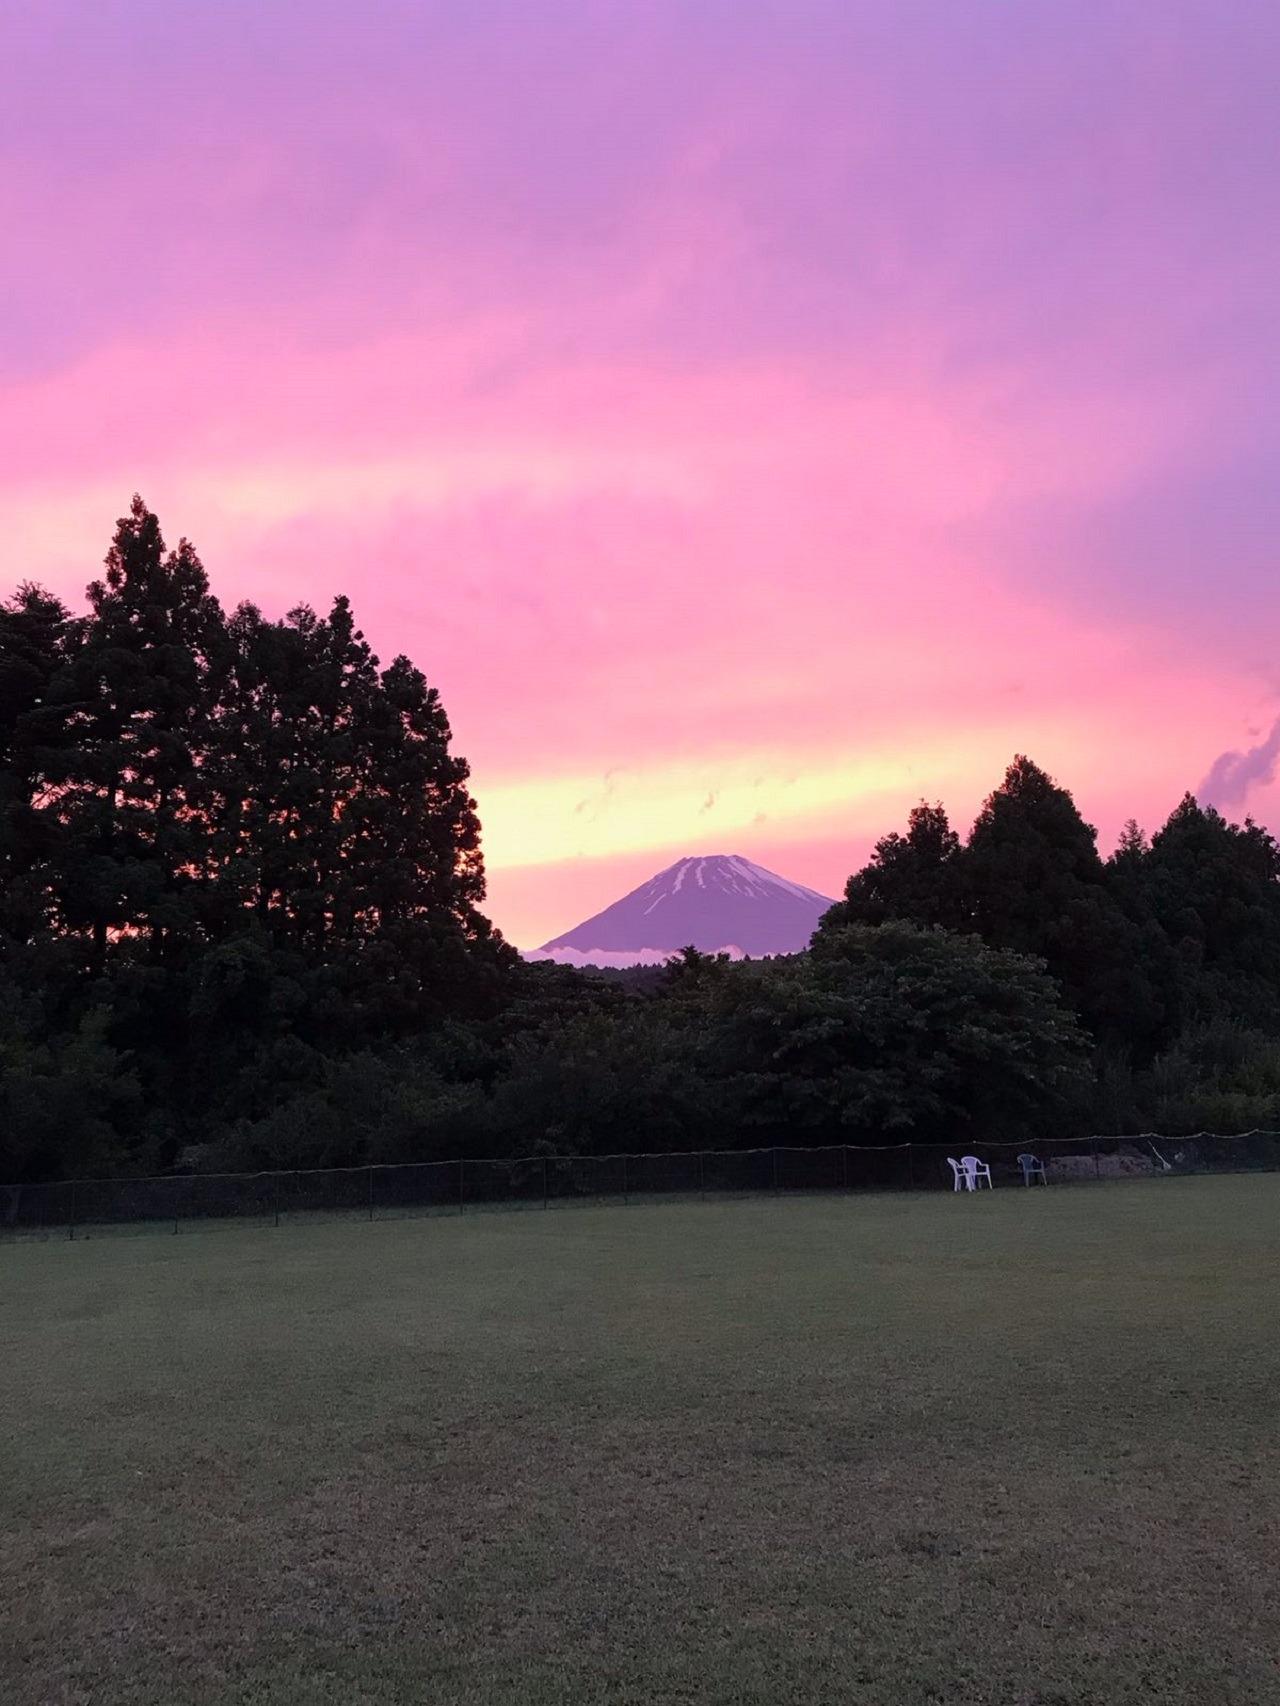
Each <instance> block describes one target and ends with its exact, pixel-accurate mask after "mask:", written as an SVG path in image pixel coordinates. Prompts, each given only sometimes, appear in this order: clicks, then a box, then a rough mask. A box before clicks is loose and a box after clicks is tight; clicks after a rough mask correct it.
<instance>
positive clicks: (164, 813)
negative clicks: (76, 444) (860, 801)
mask: <svg viewBox="0 0 1280 1706" xmlns="http://www.w3.org/2000/svg"><path fill="white" fill-rule="evenodd" d="M484 895H485V883H484V866H483V859H482V855H481V834H480V822H479V819H478V816H477V810H476V805H475V802H474V800H473V799H472V798H471V795H470V793H469V791H468V770H467V766H466V763H465V762H464V761H463V760H462V759H461V758H460V757H458V756H457V754H455V753H454V752H453V751H452V747H451V733H450V728H449V723H448V720H447V717H446V715H445V711H444V708H443V706H442V705H441V703H440V699H439V695H438V693H437V692H436V691H435V689H433V688H432V687H431V686H430V685H429V684H428V682H427V680H426V678H425V677H424V675H423V674H422V672H421V671H420V670H419V669H418V668H417V667H416V666H415V665H414V664H413V663H411V662H410V660H408V659H407V658H404V657H397V658H395V659H393V660H392V661H391V663H389V664H388V665H386V666H385V667H383V666H382V665H381V664H380V662H379V660H378V659H377V658H376V657H375V656H374V655H373V652H372V650H371V648H370V646H369V645H368V643H367V642H366V640H365V639H364V637H363V635H362V634H361V632H360V630H359V628H358V627H357V626H356V621H355V617H354V614H353V612H352V610H351V608H350V605H349V603H348V601H347V600H346V599H345V598H342V597H339V598H336V599H335V600H334V601H333V603H332V605H331V606H330V608H329V610H328V612H327V614H324V615H320V614H317V612H316V611H315V610H313V609H311V608H309V607H307V606H300V607H299V608H297V609H295V610H292V611H290V612H289V613H288V614H287V615H286V616H285V617H284V618H283V619H280V620H277V619H272V618H269V617H267V616H265V615H264V614H263V613H262V612H261V611H260V610H259V609H258V608H256V607H255V606H254V605H253V604H249V603H246V604H241V605H240V606H238V607H237V608H236V609H234V610H232V611H231V612H230V613H227V612H225V611H224V610H223V608H222V606H221V605H220V604H219V603H218V601H217V599H216V598H215V597H214V595H213V594H212V592H211V591H210V586H209V581H208V577H207V575H206V573H205V570H204V568H203V566H202V564H201V562H200V560H199V557H198V556H197V554H196V552H195V550H194V549H193V548H192V546H191V545H190V544H189V543H188V542H187V541H186V540H183V541H181V542H180V543H179V544H178V545H177V547H176V548H174V549H170V548H169V547H168V546H167V545H166V544H165V541H164V538H163V536H162V534H161V530H160V525H159V522H158V520H157V518H156V516H155V515H154V514H152V513H151V512H150V511H149V510H148V509H147V507H146V506H145V504H144V503H143V502H142V500H141V499H139V498H135V499H134V501H133V504H132V506H131V509H130V512H129V514H128V515H127V516H125V517H124V518H123V519H122V520H121V521H120V522H119V524H118V526H117V529H116V532H115V536H114V538H113V540H112V543H111V547H110V550H109V552H108V555H107V558H106V563H105V569H104V572H103V574H102V576H101V578H100V579H97V580H95V581H93V582H92V583H91V584H90V586H89V588H88V593H87V605H86V608H85V609H84V610H83V611H82V612H73V611H71V610H69V609H68V608H67V607H66V606H65V605H64V604H63V603H62V602H61V601H60V600H59V599H57V598H55V597H53V596H52V595H51V594H50V593H48V592H47V591H45V590H44V589H42V588H41V587H39V586H36V585H33V584H30V583H26V582H24V583H21V584H19V585H18V586H17V587H16V590H15V591H14V592H13V593H12V595H11V596H10V597H8V598H7V599H6V600H5V602H4V603H3V606H0V1180H8V1181H27V1180H39V1179H57V1178H66V1177H76V1176H81V1177H83V1176H90V1175H109V1174H118V1173H150V1172H156V1173H160V1172H173V1171H199V1170H236V1169H257V1168H267V1167H298V1166H338V1165H360V1164H363V1163H366V1162H382V1161H414V1160H433V1159H438V1158H443V1157H454V1156H503V1155H516V1154H537V1153H540V1152H541V1153H558V1154H566V1153H567V1154H574V1153H576V1154H590V1153H600V1152H614V1151H618V1150H621V1149H629V1150H633V1151H638V1150H651V1151H661V1150H678V1149H688V1148H696V1147H703V1146H706V1147H716V1148H722V1149H724V1148H734V1147H738V1146H741V1147H749V1146H755V1145H758V1144H786V1143H796V1144H813V1143H823V1142H843V1143H850V1144H858V1143H877V1142H880V1143H883V1142H893V1141H900V1140H903V1139H906V1138H912V1139H919V1140H921V1141H933V1140H940V1139H945V1140H947V1141H955V1142H956V1143H957V1144H968V1143H972V1142H975V1141H981V1140H982V1139H984V1138H985V1139H987V1140H994V1139H997V1138H1017V1139H1020V1138H1022V1137H1023V1136H1024V1135H1027V1134H1039V1135H1042V1136H1044V1135H1062V1136H1068V1135H1073V1134H1076V1133H1081V1132H1086V1131H1100V1132H1106V1133H1114V1134H1123V1133H1127V1132H1135V1131H1140V1130H1160V1131H1166V1132H1170V1133H1177V1132H1186V1131H1195V1130H1199V1129H1213V1130H1218V1131H1222V1132H1232V1131H1240V1130H1245V1129H1248V1128H1250V1127H1255V1126H1264V1127H1265V1126H1278V1125H1280V850H1278V849H1277V845H1276V842H1275V841H1274V840H1273V838H1272V837H1271V835H1270V834H1269V833H1268V832H1267V831H1266V830H1265V829H1263V828H1262V827H1260V826H1259V825H1257V824H1255V823H1253V822H1250V821H1248V820H1246V821H1245V822H1244V823H1243V824H1235V823H1230V822H1228V821H1227V820H1226V819H1224V818H1223V817H1222V816H1221V815H1220V814H1219V813H1218V812H1216V811H1215V810H1213V809H1212V808H1211V807H1207V806H1206V807H1202V806H1201V805H1199V804H1198V803H1197V802H1196V800H1195V799H1194V798H1192V797H1191V796H1190V795H1188V796H1186V797H1185V798H1184V799H1183V800H1182V801H1181V803H1180V804H1179V805H1178V806H1177V807H1176V809H1175V810H1174V811H1173V813H1172V815H1171V816H1170V818H1169V820H1168V821H1167V822H1166V823H1165V824H1164V825H1163V826H1162V827H1160V828H1158V829H1157V830H1155V832H1154V833H1153V834H1151V835H1150V836H1149V837H1148V836H1147V835H1146V834H1144V833H1143V831H1142V830H1141V829H1140V828H1139V827H1138V825H1137V824H1136V823H1132V822H1131V823H1130V824H1129V825H1128V826H1127V827H1126V829H1125V831H1124V834H1123V836H1122V838H1121V840H1120V843H1119V845H1118V847H1117V848H1116V849H1115V850H1114V852H1112V853H1111V854H1110V856H1109V857H1105V858H1104V857H1103V856H1102V854H1101V853H1100V851H1099V848H1098V843H1097V835H1096V832H1095V831H1094V829H1093V828H1092V827H1091V826H1090V825H1089V824H1087V823H1086V822H1085V821H1084V819H1083V818H1082V816H1081V815H1080V813H1079V811H1078V810H1077V808H1076V806H1075V803H1074V801H1073V799H1072V796H1071V794H1070V793H1069V792H1068V791H1067V790H1066V789H1065V788H1063V787H1062V786H1060V785H1059V784H1058V783H1057V782H1056V781H1055V780H1053V779H1052V778H1051V777H1050V776H1048V775H1047V774H1046V773H1045V772H1044V771H1043V770H1042V769H1040V768H1039V767H1038V766H1037V765H1036V764H1034V763H1033V762H1032V761H1031V760H1030V759H1028V758H1026V757H1017V758H1015V759H1014V761H1013V763H1012V764H1011V765H1010V767H1009V769H1008V771H1007V773H1006V775H1005V777H1004V778H1003V780H1002V781H1001V782H1000V783H999V785H998V786H997V787H996V788H995V789H994V791H993V792H992V794H991V796H990V798H989V799H988V800H987V802H986V804H985V805H984V807H983V808H982V810H981V812H980V813H979V815H978V818H977V820H976V822H975V823H974V824H973V826H972V828H971V830H970V831H969V833H968V834H967V836H964V837H962V836H961V835H960V833H959V832H958V831H957V830H956V829H954V828H953V827H952V825H951V824H950V822H949V820H948V817H947V814H946V812H945V811H944V809H943V808H942V807H941V806H940V805H937V804H929V803H921V804H920V805H919V806H918V807H917V808H916V809H915V810H914V811H913V812H912V813H911V815H910V818H909V821H908V822H907V824H906V825H905V826H904V827H903V829H901V830H897V831H893V832H892V833H889V834H886V835H885V836H884V837H882V839H881V840H879V841H878V842H877V843H876V846H875V848H874V851H873V852H872V854H871V857H870V859H869V860H868V861H867V863H866V864H865V865H864V866H863V867H862V868H861V869H859V870H857V871H855V872H854V873H853V875H851V876H850V878H849V881H848V884H847V887H846V890H845V894H844V898H843V899H842V900H841V901H839V902H838V903H837V904H836V905H835V906H833V907H832V909H831V911H830V912H829V913H827V915H826V916H825V917H824V918H823V920H822V922H821V925H820V927H819V929H818V931H817V933H816V934H815V936H814V939H813V941H812V943H811V945H810V947H809V950H808V951H807V952H805V953H802V954H797V955H794V956H791V957H788V958H785V959H778V960H766V961H746V962H738V963H731V962H729V961H727V960H725V959H722V958H719V957H708V956H705V955H700V954H698V953H696V952H695V951H694V950H692V949H688V950H686V951H685V952H684V953H683V954H682V955H680V956H678V957H677V958H676V959H675V960H673V962H672V964H671V965H670V966H669V967H668V968H667V969H666V970H665V971H661V972H659V973H657V974H656V975H655V974H654V973H652V972H646V973H643V974H638V975H637V976H635V977H628V976H625V975H623V976H597V975H593V974H591V973H590V972H581V971H577V970H570V969H568V968H564V967H558V966H554V965H550V964H545V963H544V964H536V965H531V964H527V963H525V962H524V961H523V960H522V959H521V958H520V957H519V955H518V954H516V953H515V951H514V950H513V949H512V948H511V947H510V946H509V944H507V943H506V942H505V941H504V940H503V939H502V937H501V935H500V933H499V932H498V931H497V930H496V929H494V928H493V926H492V925H491V924H490V923H489V921H488V920H487V918H486V917H485V915H484V913H483V911H482V910H481V908H482V905H483V902H484Z"/></svg>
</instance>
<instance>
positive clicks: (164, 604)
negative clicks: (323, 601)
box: [50, 497, 225, 972]
mask: <svg viewBox="0 0 1280 1706" xmlns="http://www.w3.org/2000/svg"><path fill="white" fill-rule="evenodd" d="M89 602H90V607H91V616H90V619H89V622H88V624H87V626H86V628H85V631H84V639H83V643H82V644H81V645H80V646H79V647H78V648H77V649H76V651H75V653H74V655H73V656H72V657H71V658H70V660H69V661H68V663H67V665H66V667H65V668H64V669H63V670H62V671H61V672H60V673H59V675H58V676H57V677H56V678H55V680H54V682H53V684H52V688H51V695H52V699H53V703H54V704H55V706H56V707H57V709H58V711H59V712H60V714H61V716H62V718H63V736H64V738H63V741H62V743H61V745H60V747H59V751H58V760H59V761H58V762H57V763H55V764H54V765H53V766H52V767H51V774H50V782H51V805H50V809H51V810H53V811H54V813H55V815H56V818H57V820H58V823H59V827H60V831H61V836H60V844H61V847H62V852H63V857H62V859H61V862H60V869H59V871H58V873H57V877H56V906H57V910H58V915H59V919H60V923H61V926H62V928H63V929H65V930H66V931H68V932H69V933H71V934H73V935H75V936H77V937H82V938H83V939H84V941H85V945H86V956H87V962H88V964H89V965H90V967H91V968H92V969H93V970H94V971H95V972H97V971H101V970H102V968H103V966H104V965H105V963H106V959H107V952H108V944H109V942H110V941H112V940H115V941H125V942H128V941H131V940H132V939H133V938H135V937H137V936H139V935H145V937H146V938H147V940H148V941H149V943H150V947H151V951H152V953H153V955H154V956H155V957H156V958H162V957H163V956H164V955H165V952H166V949H167V947H168V945H169V943H170V942H171V941H172V940H173V939H175V938H176V939H179V940H185V941H190V940H191V939H192V938H193V937H194V936H195V934H196V932H197V930H198V926H199V922H200V890H201V886H202V885H203V884H204V883H205V882H206V881H207V880H208V879H209V876H210V873H209V870H208V866H207V858H208V851H209V836H208V810H207V804H208V802H207V800H206V798H205V790H204V786H203V783H202V778H201V773H200V761H201V758H202V756H203V753H204V750H205V748H206V746H207V741H208V737H209V733H210V729H211V718H212V710H213V701H214V693H215V684H216V679H217V674H218V671H219V668H220V666H221V662H222V657H223V654H224V652H225V638H224V633H225V631H224V626H223V621H222V613H221V611H220V609H219V607H218V604H217V601H216V600H215V599H214V598H213V596H212V595H211V594H210V592H209V586H208V580H207V578H206V576H205V572H204V569H203V568H202V566H201V564H200V561H199V558H198V557H197V556H196V554H195V552H194V551H193V550H192V548H191V546H190V545H189V544H188V543H187V541H186V540H185V539H184V540H183V541H181V543H180V544H179V546H178V548H177V550H176V551H166V548H165V543H164V539H163V537H162V536H161V533H160V525H159V522H158V521H157V519H156V517H155V516H154V515H152V514H151V512H150V511H149V510H148V509H147V507H146V505H145V504H144V503H143V502H142V499H141V498H138V497H135V498H134V500H133V504H132V507H131V510H130V513H129V514H128V515H127V516H125V517H123V518H122V520H121V521H120V522H119V524H118V526H117V529H116V535H115V538H114V540H113V542H112V546H111V550H110V552H109V553H108V555H107V560H106V574H105V576H104V577H103V579H101V580H98V581H94V582H93V583H92V584H91V585H90V587H89Z"/></svg>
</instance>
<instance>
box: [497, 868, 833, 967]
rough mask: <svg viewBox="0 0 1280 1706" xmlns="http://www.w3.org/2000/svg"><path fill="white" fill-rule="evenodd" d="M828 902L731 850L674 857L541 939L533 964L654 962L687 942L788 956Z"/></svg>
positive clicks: (706, 949) (737, 952)
mask: <svg viewBox="0 0 1280 1706" xmlns="http://www.w3.org/2000/svg"><path fill="white" fill-rule="evenodd" d="M831 905H832V902H831V901H830V900H828V899H827V897H826V895H821V894H818V893H816V892H815V891H814V890H813V889H806V888H803V887H802V886H801V885H800V884H799V883H792V882H788V881H787V879H786V878H785V877H779V876H777V875H775V873H774V872H772V871H766V870H765V869H764V868H763V867H762V866H760V865H753V864H752V863H751V861H750V859H744V858H742V857H741V855H740V854H737V853H717V854H713V855H710V856H708V857H706V858H701V859H677V861H676V863H675V864H674V865H669V866H668V867H667V869H666V870H665V871H659V872H658V874H657V876H656V877H650V879H649V881H648V882H647V883H642V884H641V885H640V887H639V888H638V889H632V891H631V893H630V894H627V895H623V897H622V899H621V900H617V901H615V902H614V903H613V905H612V906H607V907H606V908H605V909H604V911H603V912H597V913H596V915H595V916H594V917H593V918H588V919H586V920H585V921H584V922H583V923H581V924H578V925H576V926H575V927H574V928H573V929H572V930H567V931H566V932H565V933H564V935H563V936H557V937H556V938H555V940H554V941H551V942H546V943H544V944H543V946H542V947H541V948H539V949H538V950H537V952H536V953H535V954H532V955H530V958H533V959H553V960H560V961H562V962H563V963H565V964H568V965H607V966H622V965H645V964H650V965H655V964H660V963H661V962H662V961H663V960H665V959H667V958H668V957H669V956H670V955H672V954H675V953H678V952H679V951H680V949H681V948H683V947H687V946H688V945H690V944H692V945H693V946H694V947H695V948H699V949H701V951H702V952H703V953H728V954H732V955H733V956H734V958H737V959H740V958H742V957H743V956H744V955H747V954H750V955H751V956H752V957H753V958H756V957H759V956H761V955H764V954H795V953H799V951H800V950H801V949H802V948H805V947H807V946H808V944H809V938H810V936H812V934H813V932H814V930H815V928H816V927H817V923H818V920H819V919H820V918H821V917H822V914H823V913H824V912H825V911H826V910H827V908H828V907H829V906H831Z"/></svg>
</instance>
